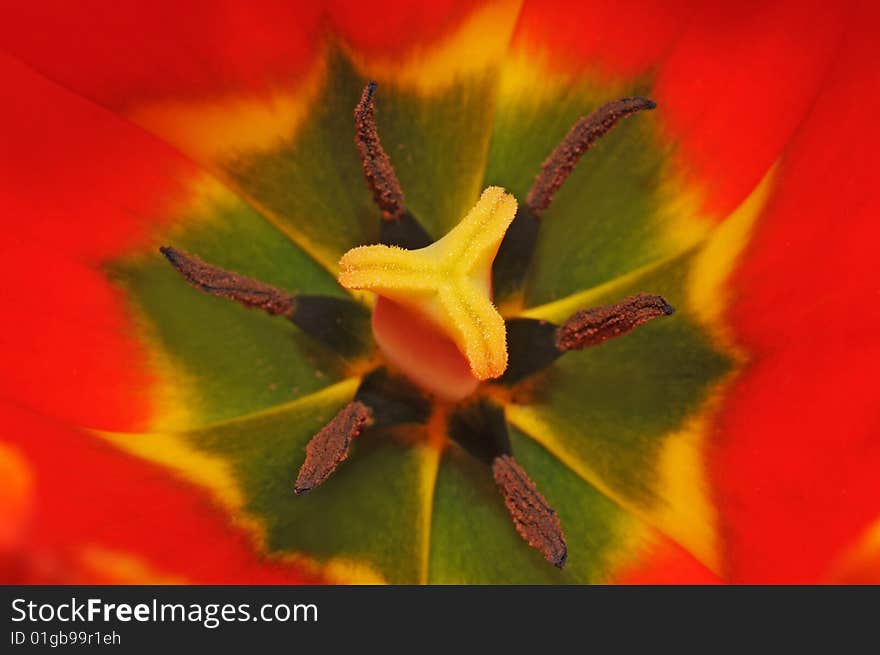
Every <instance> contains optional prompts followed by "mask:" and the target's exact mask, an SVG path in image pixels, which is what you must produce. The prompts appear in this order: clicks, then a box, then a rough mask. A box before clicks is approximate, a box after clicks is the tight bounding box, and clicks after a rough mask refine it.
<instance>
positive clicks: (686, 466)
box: [653, 392, 721, 572]
mask: <svg viewBox="0 0 880 655" xmlns="http://www.w3.org/2000/svg"><path fill="white" fill-rule="evenodd" d="M716 397H717V392H716ZM709 429H710V418H709V413H708V412H707V411H703V412H701V413H700V414H699V415H697V416H695V417H693V418H691V419H690V420H689V421H688V422H687V423H686V424H685V425H684V426H683V427H682V429H681V430H679V431H677V432H674V433H672V434H669V435H666V436H665V437H664V443H663V450H662V452H661V453H660V461H659V463H658V470H659V474H660V483H659V485H658V488H659V489H660V495H661V497H662V499H663V502H662V503H661V504H660V505H659V506H658V507H656V508H654V509H653V513H654V516H655V519H654V520H655V522H656V524H657V525H658V526H660V527H661V528H662V529H663V531H664V532H666V533H667V534H670V535H672V536H674V537H675V539H676V540H677V541H680V542H681V543H682V544H685V545H687V546H688V548H689V549H690V551H691V553H692V554H694V555H695V556H696V557H697V559H699V560H700V561H701V562H703V563H704V564H705V565H706V566H707V567H708V568H709V569H711V570H712V571H716V572H717V571H720V570H721V552H720V546H719V543H718V515H717V512H716V511H715V507H714V506H713V505H712V502H711V501H710V498H711V496H710V493H709V482H708V480H707V478H706V461H705V452H704V443H705V437H706V435H707V434H708V433H709Z"/></svg>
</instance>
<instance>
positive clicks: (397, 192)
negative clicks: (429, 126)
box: [354, 82, 432, 250]
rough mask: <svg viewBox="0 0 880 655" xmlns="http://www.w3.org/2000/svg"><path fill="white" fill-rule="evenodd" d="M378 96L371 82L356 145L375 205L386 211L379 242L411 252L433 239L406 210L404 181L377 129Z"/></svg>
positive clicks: (357, 116) (357, 115)
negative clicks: (393, 164)
mask: <svg viewBox="0 0 880 655" xmlns="http://www.w3.org/2000/svg"><path fill="white" fill-rule="evenodd" d="M375 94H376V83H375V82H370V83H369V84H367V86H366V87H364V91H363V93H362V94H361V99H360V101H359V102H358V104H357V106H356V107H355V109H354V120H355V133H354V142H355V145H356V146H357V149H358V153H359V154H360V157H361V166H362V167H363V169H364V177H366V178H367V186H369V187H370V191H371V192H372V194H373V201H374V202H375V203H376V205H378V207H379V209H381V210H382V218H383V219H384V220H383V221H382V225H381V227H380V230H379V241H380V243H384V244H385V245H389V246H400V247H402V248H409V249H411V250H413V249H416V248H424V247H425V246H427V245H430V243H431V242H432V239H431V236H430V235H429V234H428V233H427V232H426V231H425V228H423V227H422V225H421V223H419V222H418V220H416V218H415V216H413V215H412V214H411V213H410V212H409V211H408V210H407V209H406V204H405V203H404V198H403V189H402V188H401V186H400V181H399V180H398V179H397V174H396V173H395V172H394V167H393V166H392V165H391V159H389V157H388V154H387V153H386V152H385V149H384V148H382V142H381V141H380V140H379V131H378V129H377V128H376V115H375V108H374V104H373V97H374V96H375Z"/></svg>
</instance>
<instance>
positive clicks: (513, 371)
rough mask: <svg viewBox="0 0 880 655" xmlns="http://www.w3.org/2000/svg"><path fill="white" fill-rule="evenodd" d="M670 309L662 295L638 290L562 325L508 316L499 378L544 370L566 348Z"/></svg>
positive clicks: (509, 381)
mask: <svg viewBox="0 0 880 655" xmlns="http://www.w3.org/2000/svg"><path fill="white" fill-rule="evenodd" d="M673 312H675V309H674V308H673V307H672V306H671V305H670V304H669V303H667V302H666V300H665V299H664V298H663V297H662V296H657V295H650V294H647V293H640V294H637V295H635V296H631V297H629V298H626V299H625V300H622V301H620V302H619V303H617V304H615V305H608V306H605V307H593V308H591V309H582V310H581V311H579V312H577V313H575V314H573V315H572V316H571V317H570V318H569V319H568V320H567V321H565V323H563V324H562V326H561V327H560V326H557V325H554V324H553V323H550V322H549V321H541V320H538V319H534V318H512V319H508V320H507V352H508V366H507V370H506V371H505V372H504V376H503V377H502V378H501V380H500V381H501V382H502V383H503V384H506V385H514V384H516V383H518V382H520V381H521V380H524V379H525V378H527V377H529V376H530V375H533V374H534V373H537V372H538V371H541V370H544V369H545V368H547V367H548V366H550V365H551V364H552V363H553V362H555V361H556V360H557V359H558V358H559V356H560V355H562V354H563V353H564V352H566V351H568V350H580V349H582V348H587V347H589V346H596V345H598V344H600V343H603V342H604V341H607V340H608V339H613V338H614V337H619V336H622V335H624V334H627V333H629V332H631V331H632V330H633V329H635V328H636V327H638V326H639V325H642V324H643V323H647V322H648V321H650V320H652V319H655V318H658V317H660V316H669V315H670V314H672V313H673Z"/></svg>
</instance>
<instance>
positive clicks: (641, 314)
mask: <svg viewBox="0 0 880 655" xmlns="http://www.w3.org/2000/svg"><path fill="white" fill-rule="evenodd" d="M673 312H675V308H674V307H672V306H671V305H670V304H669V303H668V302H666V300H665V299H664V298H663V297H662V296H655V295H651V294H647V293H640V294H637V295H635V296H630V297H629V298H626V299H625V300H621V301H620V302H619V303H617V304H615V305H607V306H604V307H593V308H591V309H582V310H581V311H579V312H577V313H575V314H573V315H572V316H571V317H570V318H569V319H568V320H567V321H565V323H563V324H562V325H561V326H560V328H559V329H558V330H557V331H556V347H557V348H558V349H559V350H560V351H565V350H580V349H581V348H587V347H589V346H595V345H598V344H600V343H602V342H604V341H607V340H608V339H613V338H614V337H619V336H621V335H624V334H627V333H628V332H631V331H632V330H633V328H636V327H638V326H639V325H642V324H643V323H647V322H648V321H650V320H653V319H655V318H658V317H660V316H669V315H670V314H672V313H673Z"/></svg>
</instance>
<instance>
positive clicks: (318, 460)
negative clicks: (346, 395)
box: [293, 400, 373, 496]
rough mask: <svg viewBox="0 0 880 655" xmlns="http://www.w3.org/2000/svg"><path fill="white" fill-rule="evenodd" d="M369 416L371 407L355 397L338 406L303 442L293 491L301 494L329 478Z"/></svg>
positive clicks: (345, 456)
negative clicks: (309, 437) (304, 445)
mask: <svg viewBox="0 0 880 655" xmlns="http://www.w3.org/2000/svg"><path fill="white" fill-rule="evenodd" d="M372 420H373V412H372V410H371V409H370V408H369V407H367V406H366V405H364V404H363V403H361V402H358V401H356V400H355V401H352V402H350V403H348V404H347V405H346V406H345V407H343V408H342V409H341V410H339V413H337V414H336V416H334V417H333V418H332V419H331V421H330V422H329V423H328V424H327V425H326V426H324V428H322V429H321V431H320V432H318V434H316V435H315V436H314V437H312V440H311V441H309V444H308V445H307V446H306V461H305V462H304V463H303V465H302V467H301V468H300V470H299V474H298V475H297V476H296V483H295V485H294V487H293V491H294V493H295V494H296V495H297V496H301V495H302V494H305V493H308V492H309V491H311V490H312V489H314V488H315V487H317V486H318V485H320V484H321V483H323V482H324V481H325V480H326V479H327V478H329V477H330V475H331V474H332V473H333V471H335V470H336V467H337V466H339V464H340V462H342V461H343V460H345V459H346V458H347V457H348V450H349V447H350V446H351V441H352V439H354V438H355V437H357V436H358V435H359V434H360V433H361V432H363V430H364V429H365V428H367V427H369V425H370V424H371V423H372Z"/></svg>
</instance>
